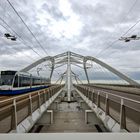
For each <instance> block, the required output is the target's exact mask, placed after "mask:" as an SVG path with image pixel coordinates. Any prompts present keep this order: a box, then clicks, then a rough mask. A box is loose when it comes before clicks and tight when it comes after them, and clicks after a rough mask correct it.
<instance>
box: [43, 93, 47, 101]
mask: <svg viewBox="0 0 140 140" xmlns="http://www.w3.org/2000/svg"><path fill="white" fill-rule="evenodd" d="M43 95H44V103H45V102H46V90H44V93H43Z"/></svg>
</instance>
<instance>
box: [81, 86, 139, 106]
mask: <svg viewBox="0 0 140 140" xmlns="http://www.w3.org/2000/svg"><path fill="white" fill-rule="evenodd" d="M80 87H81V86H80ZM90 91H91V90H90ZM97 91H98V92H103V93H105V94H110V95H112V96H115V97H118V98H121V99H125V100H128V101H131V102H135V103H138V104H140V101H137V100H133V99H130V98H127V97H123V96H120V95H115V94H112V93H110V92H107V91H103V90H97Z"/></svg>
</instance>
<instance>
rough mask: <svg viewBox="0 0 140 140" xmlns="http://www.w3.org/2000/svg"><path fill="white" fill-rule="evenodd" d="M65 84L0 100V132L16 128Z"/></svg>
mask: <svg viewBox="0 0 140 140" xmlns="http://www.w3.org/2000/svg"><path fill="white" fill-rule="evenodd" d="M62 87H63V85H56V86H51V87H49V88H47V89H42V90H38V91H34V92H30V93H27V94H23V95H20V96H15V97H13V98H9V99H5V100H2V101H0V133H5V132H9V131H11V130H16V127H17V125H18V124H19V123H20V122H21V121H23V120H24V119H25V118H27V117H28V116H30V115H32V113H33V112H34V111H35V110H36V109H38V108H40V107H41V105H42V104H44V103H45V102H46V101H48V100H49V99H50V98H51V97H52V96H53V95H54V94H55V93H57V92H58V91H59V90H60V89H61V88H62Z"/></svg>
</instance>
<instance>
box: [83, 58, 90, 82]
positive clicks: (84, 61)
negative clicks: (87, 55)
mask: <svg viewBox="0 0 140 140" xmlns="http://www.w3.org/2000/svg"><path fill="white" fill-rule="evenodd" d="M83 65H84V70H85V74H86V78H87V82H88V84H89V78H88V73H87V68H86V60H85V59H84V60H83Z"/></svg>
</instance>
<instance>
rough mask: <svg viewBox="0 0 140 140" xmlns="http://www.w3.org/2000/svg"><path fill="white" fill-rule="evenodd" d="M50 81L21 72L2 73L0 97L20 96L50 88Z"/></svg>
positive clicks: (9, 71) (0, 76) (0, 75)
mask: <svg viewBox="0 0 140 140" xmlns="http://www.w3.org/2000/svg"><path fill="white" fill-rule="evenodd" d="M49 85H50V79H49V78H48V79H47V78H42V77H39V76H32V75H31V74H28V73H23V72H19V71H12V70H7V71H1V73H0V95H18V94H24V93H27V92H31V91H35V90H39V89H43V88H48V87H49Z"/></svg>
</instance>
